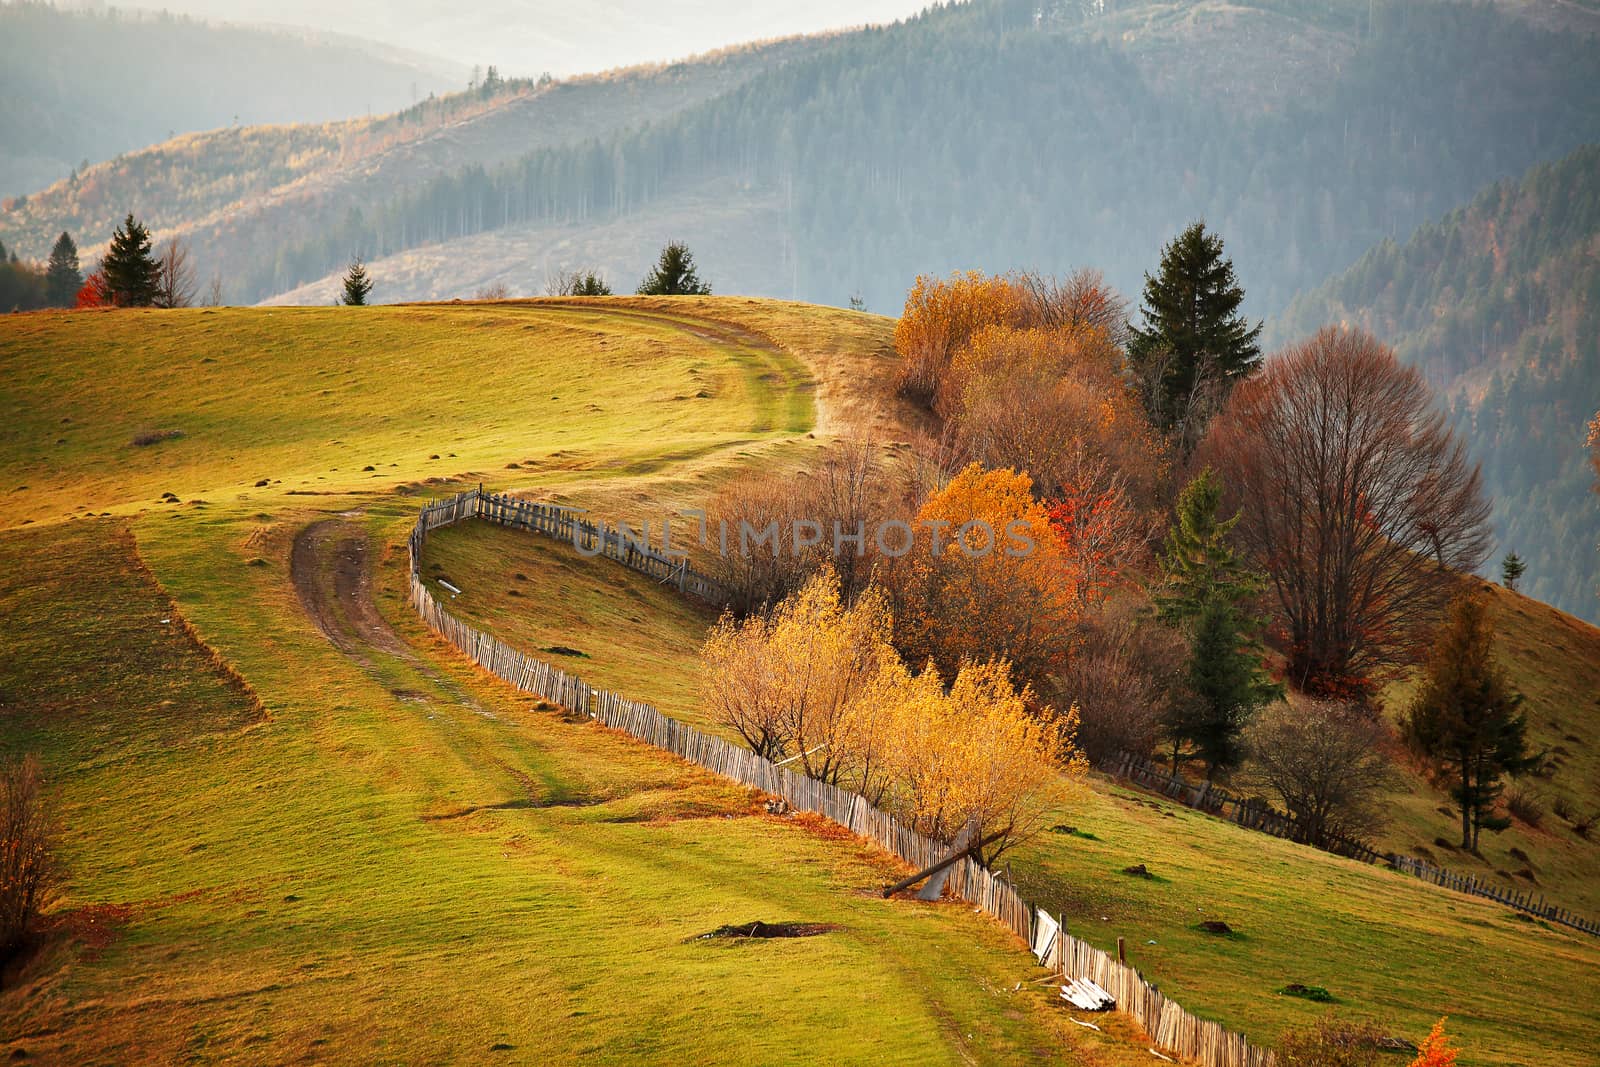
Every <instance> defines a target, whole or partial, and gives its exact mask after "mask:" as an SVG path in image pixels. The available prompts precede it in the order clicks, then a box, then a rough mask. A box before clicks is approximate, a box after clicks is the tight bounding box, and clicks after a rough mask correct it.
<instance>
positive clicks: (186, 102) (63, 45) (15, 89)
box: [0, 3, 467, 197]
mask: <svg viewBox="0 0 1600 1067" xmlns="http://www.w3.org/2000/svg"><path fill="white" fill-rule="evenodd" d="M457 74H458V71H457V69H456V67H455V65H454V64H451V63H447V62H445V61H442V60H435V59H431V58H428V57H423V56H414V55H409V54H404V53H400V52H398V51H397V50H394V49H380V48H379V47H378V46H374V45H371V44H369V43H366V42H362V41H357V40H354V39H344V38H333V37H327V36H313V35H311V34H308V33H305V32H291V31H282V32H272V31H267V30H261V29H247V28H244V27H240V26H226V25H208V24H206V23H203V22H199V21H196V20H193V19H186V18H180V17H177V16H173V15H168V14H166V13H162V14H159V15H157V14H140V13H137V12H131V13H130V12H121V11H118V10H116V9H110V10H108V11H105V12H102V13H90V12H85V11H63V10H58V9H56V8H54V7H52V6H50V5H48V4H42V3H4V4H0V197H7V196H19V195H24V194H28V193H32V192H35V191H36V190H39V189H42V188H44V187H45V186H46V185H49V184H50V183H52V182H55V181H58V180H60V179H63V178H66V177H68V175H69V172H73V171H75V170H77V169H80V168H81V166H82V164H83V163H84V161H88V162H89V163H91V164H93V163H99V162H101V161H102V160H106V159H110V158H111V157H113V156H116V155H118V154H120V153H122V152H127V151H131V150H133V149H136V148H143V147H144V146H146V145H148V144H151V143H153V142H155V141H159V140H164V139H167V138H170V137H172V136H173V134H174V133H186V132H190V131H194V130H210V129H216V128H218V127H224V126H237V125H241V124H242V125H245V126H250V125H254V124H256V123H263V122H326V121H329V120H331V119H343V118H348V117H350V116H353V115H362V114H383V113H386V112H390V111H394V110H396V109H397V108H400V107H404V106H406V105H409V104H411V103H413V102H414V101H416V100H417V99H418V97H419V96H423V97H425V96H427V95H428V94H429V93H430V92H435V91H437V92H443V91H445V89H446V88H447V87H449V88H454V87H456V86H459V85H461V84H464V83H465V81H466V77H467V75H466V74H465V73H460V76H459V78H458V77H457Z"/></svg>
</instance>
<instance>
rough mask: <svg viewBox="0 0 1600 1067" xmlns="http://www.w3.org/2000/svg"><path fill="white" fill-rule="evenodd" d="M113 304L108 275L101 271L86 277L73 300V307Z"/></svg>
mask: <svg viewBox="0 0 1600 1067" xmlns="http://www.w3.org/2000/svg"><path fill="white" fill-rule="evenodd" d="M111 304H112V300H111V290H109V289H107V288H106V276H105V275H104V274H102V273H100V272H99V271H95V272H94V273H93V274H91V275H89V277H87V278H85V279H84V281H83V286H82V288H80V289H79V290H78V295H77V298H76V299H75V300H74V301H73V307H78V308H105V307H110V306H111Z"/></svg>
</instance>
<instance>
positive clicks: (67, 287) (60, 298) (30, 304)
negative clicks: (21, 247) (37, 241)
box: [0, 233, 83, 313]
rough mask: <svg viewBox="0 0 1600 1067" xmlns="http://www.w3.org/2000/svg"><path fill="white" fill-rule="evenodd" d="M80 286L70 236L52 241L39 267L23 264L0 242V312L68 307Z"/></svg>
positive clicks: (73, 245) (65, 235)
mask: <svg viewBox="0 0 1600 1067" xmlns="http://www.w3.org/2000/svg"><path fill="white" fill-rule="evenodd" d="M82 285H83V274H82V272H81V271H80V270H79V269H78V246H77V245H76V244H74V243H73V240H72V235H71V234H68V233H62V235H61V236H60V237H58V238H56V243H55V245H54V246H53V247H52V248H51V249H50V258H49V260H47V261H46V262H45V263H44V264H43V265H40V264H37V263H27V262H24V261H23V260H21V259H19V258H18V256H17V253H16V252H15V250H13V251H10V252H7V251H6V246H5V245H4V243H0V313H4V312H7V311H35V310H37V309H39V308H52V307H53V308H69V307H72V306H73V303H74V301H76V299H77V296H78V289H79V288H81V287H82Z"/></svg>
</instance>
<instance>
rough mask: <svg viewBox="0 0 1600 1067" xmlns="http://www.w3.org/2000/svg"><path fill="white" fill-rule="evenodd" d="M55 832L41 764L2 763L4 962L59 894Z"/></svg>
mask: <svg viewBox="0 0 1600 1067" xmlns="http://www.w3.org/2000/svg"><path fill="white" fill-rule="evenodd" d="M56 832H57V831H56V821H55V816H54V813H53V811H52V809H51V805H50V799H49V797H48V796H47V795H46V793H45V789H44V776H43V775H42V774H41V772H40V770H39V761H38V760H37V759H36V758H35V757H33V756H26V757H24V758H22V759H20V760H17V761H15V762H6V763H0V964H4V963H5V962H6V960H7V959H8V958H9V957H10V956H11V954H12V953H13V952H15V951H16V950H17V949H18V948H19V947H20V946H21V945H22V944H23V942H24V941H25V940H26V939H27V937H28V935H29V933H30V931H31V930H32V927H33V924H34V922H35V920H37V919H38V917H39V914H40V913H41V912H42V911H43V910H44V909H45V907H46V906H47V905H48V904H49V902H50V901H51V899H52V898H53V896H54V894H55V892H56V889H57V887H58V882H59V874H60V869H59V867H58V866H57V863H56V858H55V852H54V849H55V838H56Z"/></svg>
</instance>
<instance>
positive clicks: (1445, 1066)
mask: <svg viewBox="0 0 1600 1067" xmlns="http://www.w3.org/2000/svg"><path fill="white" fill-rule="evenodd" d="M1444 1023H1445V1021H1444V1020H1443V1019H1440V1020H1439V1021H1438V1022H1436V1023H1434V1024H1433V1029H1432V1030H1430V1031H1429V1032H1428V1038H1427V1040H1426V1041H1424V1042H1423V1043H1422V1047H1421V1048H1420V1049H1418V1050H1417V1058H1416V1059H1414V1060H1412V1061H1411V1067H1454V1064H1455V1062H1456V1055H1457V1053H1458V1052H1459V1050H1458V1049H1453V1048H1451V1047H1450V1039H1449V1038H1448V1037H1446V1036H1445V1032H1444Z"/></svg>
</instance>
